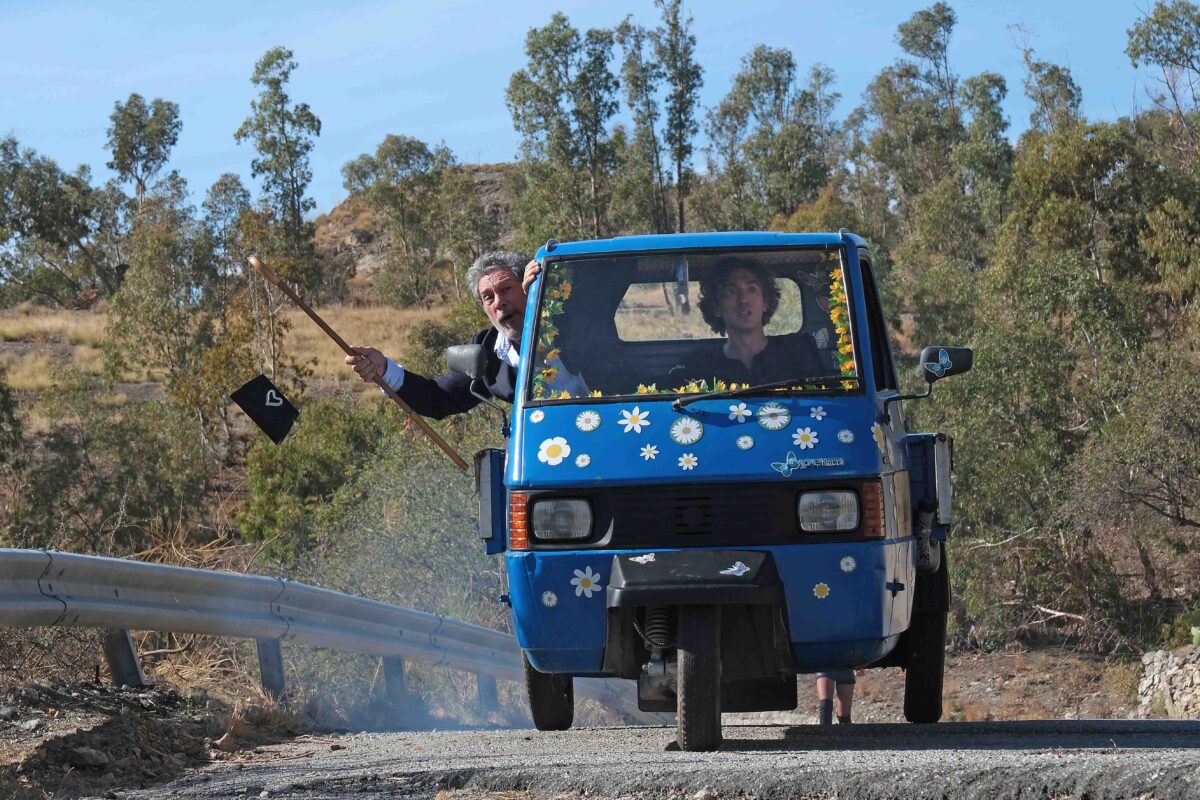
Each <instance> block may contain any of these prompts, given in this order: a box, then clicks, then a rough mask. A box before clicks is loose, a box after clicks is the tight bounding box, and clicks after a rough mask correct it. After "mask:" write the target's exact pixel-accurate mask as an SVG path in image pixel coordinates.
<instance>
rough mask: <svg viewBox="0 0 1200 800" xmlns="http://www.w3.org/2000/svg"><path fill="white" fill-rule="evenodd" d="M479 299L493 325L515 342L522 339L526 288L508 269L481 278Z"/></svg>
mask: <svg viewBox="0 0 1200 800" xmlns="http://www.w3.org/2000/svg"><path fill="white" fill-rule="evenodd" d="M479 299H480V300H481V301H483V311H484V313H485V314H487V318H488V319H489V320H490V321H491V323H492V325H493V326H494V327H495V328H496V329H497V330H498V331H500V332H501V333H503V334H504V335H505V336H507V337H508V338H509V339H510V340H512V341H513V342H519V341H521V328H522V327H523V326H524V324H525V290H524V289H522V288H521V282H520V281H518V280H517V279H516V277H515V276H514V275H513V274H512V273H511V272H509V271H508V270H506V269H498V270H495V271H493V272H489V273H487V274H486V275H484V276H483V277H482V278H480V279H479Z"/></svg>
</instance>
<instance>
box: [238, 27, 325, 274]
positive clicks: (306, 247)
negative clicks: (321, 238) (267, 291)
mask: <svg viewBox="0 0 1200 800" xmlns="http://www.w3.org/2000/svg"><path fill="white" fill-rule="evenodd" d="M297 66H298V65H297V64H296V62H295V60H293V58H292V51H291V50H288V49H287V48H284V47H275V48H272V49H270V50H268V51H267V52H266V53H265V54H264V55H263V57H262V58H260V59H259V60H258V63H257V64H255V66H254V74H253V75H252V76H251V77H250V82H251V83H253V84H254V85H255V86H257V87H259V90H260V91H259V94H258V97H256V98H255V99H254V100H252V101H251V102H250V116H248V117H246V119H245V120H244V121H243V122H242V124H241V126H239V127H238V129H237V131H236V132H235V133H234V135H233V138H234V140H235V141H237V142H238V143H239V144H241V143H242V142H246V141H249V142H251V143H252V144H253V145H254V149H255V151H256V152H257V153H258V155H257V157H256V158H254V159H253V160H252V161H251V162H250V167H251V172H252V174H253V175H254V177H256V178H262V187H263V192H264V193H265V198H264V199H265V208H266V210H267V212H268V214H269V216H270V223H271V224H270V226H269V231H270V236H269V238H268V240H267V242H265V244H266V245H267V247H265V248H264V249H260V250H259V251H258V254H259V255H261V256H264V257H266V258H267V259H268V261H269V262H271V264H272V268H273V269H275V271H276V272H277V273H278V274H280V275H281V276H283V277H286V278H288V279H290V280H293V281H295V282H297V283H299V284H300V285H301V286H302V287H304V288H305V289H308V290H315V289H318V288H325V289H326V290H328V289H330V288H331V287H330V286H329V284H328V283H327V282H326V279H327V276H325V275H324V274H323V273H322V270H321V266H322V265H321V264H320V262H319V260H318V259H317V258H316V255H315V253H314V251H313V247H312V238H313V226H312V223H310V222H306V221H305V219H304V215H305V214H307V213H308V212H309V211H312V210H313V209H314V208H315V207H316V202H315V201H314V200H313V199H312V198H311V197H308V196H307V195H306V192H307V191H308V184H309V183H310V182H311V181H312V167H311V166H310V165H309V158H308V155H309V153H310V152H311V151H312V148H313V145H314V143H315V139H316V138H317V137H318V136H320V135H321V120H320V119H318V118H317V115H316V114H314V113H313V112H312V109H311V108H309V106H308V104H307V103H293V102H292V99H291V97H289V96H288V93H287V85H288V82H289V81H290V80H291V76H292V71H293V70H295V69H296V67H297ZM281 267H286V269H282V270H281ZM334 283H335V284H336V283H337V282H336V281H334Z"/></svg>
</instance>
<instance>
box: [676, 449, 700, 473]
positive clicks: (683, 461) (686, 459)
mask: <svg viewBox="0 0 1200 800" xmlns="http://www.w3.org/2000/svg"><path fill="white" fill-rule="evenodd" d="M699 463H700V459H698V458H696V457H695V456H694V455H692V454H691V453H684V454H683V455H681V456H680V457H679V468H680V469H683V470H693V469H695V468H696V465H697V464H699Z"/></svg>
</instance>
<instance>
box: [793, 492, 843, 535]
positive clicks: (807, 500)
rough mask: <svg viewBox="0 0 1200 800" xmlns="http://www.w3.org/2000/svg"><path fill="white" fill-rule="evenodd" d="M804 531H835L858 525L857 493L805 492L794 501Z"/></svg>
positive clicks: (801, 528)
mask: <svg viewBox="0 0 1200 800" xmlns="http://www.w3.org/2000/svg"><path fill="white" fill-rule="evenodd" d="M796 517H797V519H799V520H800V530H802V531H804V532H805V533H836V532H838V531H852V530H854V529H855V528H857V527H858V495H856V494H855V493H854V492H850V491H828V492H805V493H804V494H802V495H800V500H799V501H797V503H796Z"/></svg>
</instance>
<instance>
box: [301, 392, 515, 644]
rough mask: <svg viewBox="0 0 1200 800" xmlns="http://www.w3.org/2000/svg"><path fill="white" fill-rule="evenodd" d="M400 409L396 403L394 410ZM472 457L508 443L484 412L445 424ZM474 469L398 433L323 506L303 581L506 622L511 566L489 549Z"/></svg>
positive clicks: (491, 621) (500, 624) (303, 569)
mask: <svg viewBox="0 0 1200 800" xmlns="http://www.w3.org/2000/svg"><path fill="white" fill-rule="evenodd" d="M389 410H392V409H389ZM445 428H446V430H445V433H446V435H447V437H448V439H449V441H450V442H451V444H452V445H453V446H454V447H455V448H456V449H457V450H458V451H459V452H462V453H472V452H474V451H476V450H478V449H480V448H482V447H487V446H490V447H497V446H502V442H500V441H499V437H498V436H497V434H496V433H495V423H494V421H493V420H492V419H491V417H489V416H488V415H487V413H486V412H483V411H475V412H472V413H471V414H468V415H465V416H461V417H458V418H456V419H455V421H454V422H453V423H452V424H450V425H448V426H445ZM477 512H478V499H477V497H476V496H475V495H474V484H473V482H472V480H471V477H470V476H469V475H466V474H463V473H462V472H460V471H459V470H458V469H456V468H455V467H454V466H453V465H452V464H451V463H450V462H449V461H448V460H447V459H446V458H445V456H444V455H442V453H441V452H440V451H438V450H436V449H435V448H434V447H432V446H431V445H429V444H428V443H427V442H424V441H422V440H421V439H419V438H414V436H413V435H412V434H411V433H392V434H391V435H389V436H386V437H385V438H384V439H383V440H381V442H380V444H379V448H378V450H377V451H376V454H375V456H374V457H373V458H371V459H370V460H369V461H368V462H367V463H366V464H365V465H364V467H363V469H362V470H361V471H359V472H356V473H355V474H354V475H353V477H352V479H351V480H350V481H349V482H347V483H346V485H345V486H343V487H342V488H341V489H340V490H339V491H338V492H336V493H335V494H334V496H333V497H332V498H331V500H330V502H328V503H326V504H324V505H323V506H322V507H321V508H320V510H319V512H318V525H317V529H318V530H319V534H318V535H317V537H316V539H315V541H314V543H313V549H312V551H311V553H310V555H309V557H308V558H307V559H306V560H305V562H304V563H303V564H302V565H301V566H300V567H299V575H300V577H301V578H302V579H308V580H311V581H312V582H315V583H318V584H319V585H321V586H328V587H330V588H335V589H341V590H343V591H351V592H353V593H355V594H361V595H365V596H367V597H372V598H376V599H379V600H383V601H385V602H392V603H399V604H401V605H405V606H409V607H413V608H418V609H421V610H424V611H429V612H433V613H441V614H448V615H450V616H454V617H457V618H459V619H463V620H467V621H470V622H476V623H481V624H486V625H491V626H493V627H503V626H504V624H505V623H504V620H505V618H506V617H507V611H506V609H504V608H503V606H501V605H500V604H499V603H498V602H496V598H497V597H498V595H499V594H500V591H501V588H500V586H501V584H500V575H499V573H500V570H501V567H502V565H501V564H500V562H499V561H498V560H496V559H495V558H493V557H489V556H486V555H484V553H483V547H482V546H481V543H480V541H479V539H478V535H477V533H476V531H477V522H476V519H477Z"/></svg>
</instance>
